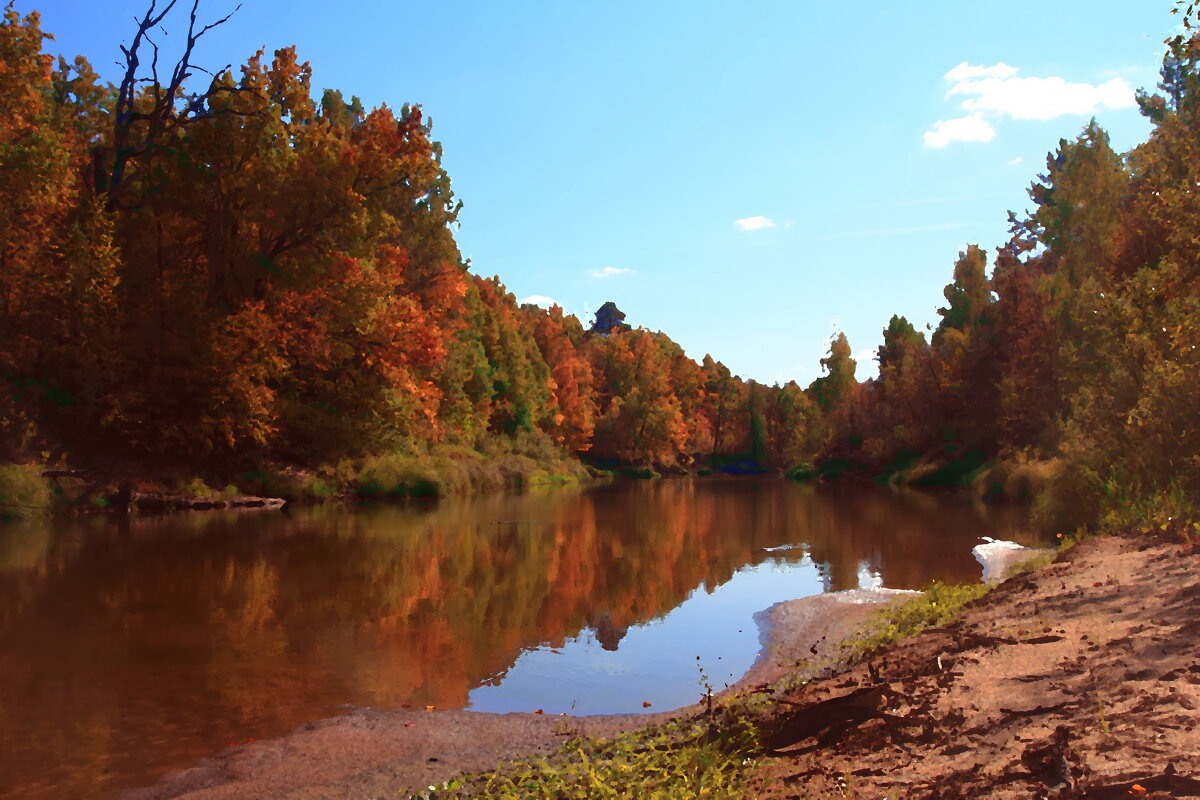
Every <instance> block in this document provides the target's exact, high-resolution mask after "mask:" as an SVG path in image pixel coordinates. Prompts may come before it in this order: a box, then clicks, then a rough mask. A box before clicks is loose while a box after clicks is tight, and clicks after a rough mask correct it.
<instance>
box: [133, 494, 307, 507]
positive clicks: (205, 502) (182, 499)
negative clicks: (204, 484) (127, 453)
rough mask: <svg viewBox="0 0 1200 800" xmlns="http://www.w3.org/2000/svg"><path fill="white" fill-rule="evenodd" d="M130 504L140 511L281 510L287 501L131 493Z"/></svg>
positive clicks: (278, 499) (269, 498) (274, 498)
mask: <svg viewBox="0 0 1200 800" xmlns="http://www.w3.org/2000/svg"><path fill="white" fill-rule="evenodd" d="M129 502H130V503H132V504H133V505H135V506H137V510H138V511H169V510H171V509H177V510H180V511H209V510H214V509H222V508H269V509H281V508H283V507H284V506H286V505H287V501H286V500H284V499H283V498H281V497H254V496H250V495H247V496H239V497H193V496H191V495H179V494H176V495H173V494H162V493H159V492H130V495H129Z"/></svg>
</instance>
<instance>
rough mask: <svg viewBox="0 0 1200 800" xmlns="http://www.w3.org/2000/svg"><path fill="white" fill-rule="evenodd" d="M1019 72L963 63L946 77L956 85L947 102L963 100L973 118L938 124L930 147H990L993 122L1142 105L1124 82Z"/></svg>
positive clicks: (927, 137) (1002, 66)
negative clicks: (1073, 79) (971, 144)
mask: <svg viewBox="0 0 1200 800" xmlns="http://www.w3.org/2000/svg"><path fill="white" fill-rule="evenodd" d="M1018 72H1019V70H1018V69H1017V68H1016V67H1011V66H1009V65H1008V64H1005V63H1004V62H1003V61H1001V62H998V63H996V64H993V65H992V66H990V67H987V66H983V65H982V64H978V65H977V64H969V63H967V62H966V61H963V62H962V63H960V64H959V65H958V66H956V67H954V68H953V69H951V70H950V71H949V72H947V73H946V74H945V76H944V77H945V79H946V80H947V81H950V83H951V84H952V85H951V86H950V89H949V90H948V91H947V92H946V97H947V98H951V97H955V98H961V100H960V102H959V107H960V108H961V109H962V110H963V111H966V112H970V113H968V114H967V115H966V116H962V117H956V118H954V119H949V120H939V121H937V122H935V123H934V124H933V128H931V129H930V130H928V131H926V132H925V145H926V146H927V147H945V146H946V145H948V144H950V143H951V142H990V141H991V140H992V139H993V138H995V136H996V129H995V127H994V126H993V125H992V123H991V121H989V120H991V119H1001V118H1004V117H1009V118H1012V119H1020V120H1045V119H1054V118H1055V117H1061V116H1063V115H1066V114H1079V115H1083V114H1094V113H1096V112H1097V111H1099V110H1101V109H1121V108H1132V107H1133V106H1134V105H1136V101H1135V98H1134V91H1133V85H1132V84H1130V83H1129V81H1127V80H1125V79H1124V78H1110V79H1109V80H1107V81H1105V82H1104V83H1100V84H1091V83H1073V82H1071V81H1068V80H1066V79H1065V78H1060V77H1058V76H1054V75H1052V76H1049V77H1045V78H1023V77H1020V76H1019V75H1018V74H1017V73H1018ZM1018 163H1019V162H1018Z"/></svg>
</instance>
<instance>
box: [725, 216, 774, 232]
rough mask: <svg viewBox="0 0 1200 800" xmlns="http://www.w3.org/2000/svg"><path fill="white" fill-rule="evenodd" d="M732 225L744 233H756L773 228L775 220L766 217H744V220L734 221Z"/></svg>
mask: <svg viewBox="0 0 1200 800" xmlns="http://www.w3.org/2000/svg"><path fill="white" fill-rule="evenodd" d="M733 224H734V225H736V226H738V227H739V228H741V229H742V230H744V231H757V230H761V229H762V228H774V227H775V220H773V219H768V218H767V217H761V216H760V217H746V218H745V219H735V220H734V221H733Z"/></svg>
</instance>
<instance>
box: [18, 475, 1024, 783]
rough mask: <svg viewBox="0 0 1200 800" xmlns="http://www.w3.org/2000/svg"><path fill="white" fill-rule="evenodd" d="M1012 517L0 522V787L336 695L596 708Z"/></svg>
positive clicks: (62, 774)
mask: <svg viewBox="0 0 1200 800" xmlns="http://www.w3.org/2000/svg"><path fill="white" fill-rule="evenodd" d="M983 535H986V536H992V537H995V538H1003V539H1013V540H1017V541H1021V542H1024V543H1032V540H1031V537H1030V535H1029V534H1028V533H1026V532H1025V527H1024V525H1023V521H1022V515H1021V514H1020V513H1019V512H1016V511H1013V510H1010V509H998V508H985V507H982V506H975V505H970V504H965V503H963V502H961V501H957V500H953V499H947V498H939V497H932V496H929V495H921V494H911V493H895V492H891V491H885V490H872V489H867V488H856V489H840V488H839V489H835V490H816V489H813V488H809V487H803V486H798V485H794V484H791V483H788V482H785V481H782V480H765V479H764V480H757V479H698V480H691V479H679V480H663V481H655V482H641V483H620V484H614V485H609V486H598V487H593V488H589V489H584V490H578V489H576V490H570V489H563V490H555V491H551V492H547V493H538V494H525V495H519V496H494V497H485V498H478V499H452V500H446V501H442V502H440V503H437V504H434V505H429V506H381V507H374V508H358V509H351V508H346V507H338V506H332V507H320V508H313V509H299V510H296V511H292V512H289V513H278V512H259V513H232V512H231V513H225V512H207V513H189V514H176V515H168V516H162V517H142V518H136V517H135V518H130V519H116V518H79V519H65V520H54V521H49V522H43V523H37V524H21V525H7V526H3V527H0V797H3V798H28V799H29V800H51V799H54V800H57V798H90V797H108V796H110V795H111V794H112V793H113V792H114V791H116V790H119V789H122V788H129V787H132V786H137V785H142V784H146V783H150V782H153V781H154V780H155V779H157V778H158V777H159V776H161V775H162V774H163V773H164V772H165V771H168V770H170V769H174V768H179V767H184V766H188V765H190V764H192V763H194V762H195V761H197V760H198V759H200V758H202V757H204V756H205V755H209V754H212V753H215V752H217V751H219V750H221V749H222V748H224V747H226V746H228V745H229V744H230V743H240V742H244V741H245V740H246V739H248V738H264V737H270V736H278V735H281V734H284V733H287V732H288V731H290V730H292V729H293V728H295V727H296V726H298V725H300V724H302V723H303V722H305V721H307V720H312V719H318V718H322V717H328V716H332V715H335V714H338V713H339V712H340V711H342V710H344V709H345V708H347V707H351V706H379V707H392V706H396V705H400V704H404V703H407V704H410V705H412V706H413V707H421V706H424V705H435V706H437V707H438V708H462V707H467V706H470V707H472V708H477V709H481V710H500V711H506V710H530V711H531V710H533V708H532V707H533V706H536V707H544V708H545V709H546V711H547V713H554V712H557V711H558V710H568V711H574V712H575V713H600V712H622V711H631V710H634V709H635V708H636V709H638V710H640V709H641V703H642V701H643V700H648V701H650V702H652V703H653V710H661V709H664V708H670V707H674V706H678V705H681V704H683V703H686V702H689V701H691V700H694V699H696V697H695V696H696V695H697V693H698V689H697V682H698V675H697V663H698V662H697V656H700V657H701V660H700V662H699V663H700V666H701V667H703V668H704V669H705V670H706V674H707V678H708V679H709V680H713V681H716V682H718V684H719V682H720V681H721V680H722V679H723V680H726V681H730V680H732V679H734V678H736V677H738V676H739V675H740V674H741V672H743V671H744V670H745V669H746V668H747V667H748V666H749V665H750V663H751V662H752V661H753V659H754V656H755V654H756V653H757V650H758V646H759V643H758V633H757V631H756V630H755V627H754V624H753V621H752V620H751V618H750V615H751V614H752V613H753V612H754V611H757V610H759V609H761V608H764V607H766V606H768V605H770V604H771V603H774V602H777V601H780V600H786V599H791V598H793V597H800V596H805V595H809V594H813V593H816V592H820V591H830V590H838V589H846V588H853V587H855V586H858V585H860V584H864V583H868V584H879V583H882V584H883V585H886V586H889V587H895V588H918V587H920V586H922V585H924V584H925V583H927V582H928V581H929V580H931V579H933V578H940V579H943V580H949V581H965V580H976V579H978V577H979V565H978V564H977V563H976V562H975V561H974V560H973V558H972V557H971V554H970V549H971V547H972V546H973V545H974V544H975V543H977V541H978V537H979V536H983Z"/></svg>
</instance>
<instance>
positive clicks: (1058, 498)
mask: <svg viewBox="0 0 1200 800" xmlns="http://www.w3.org/2000/svg"><path fill="white" fill-rule="evenodd" d="M1036 474H1037V477H1038V480H1039V481H1040V482H1042V486H1041V487H1040V488H1039V489H1038V490H1037V491H1036V492H1035V493H1034V495H1033V510H1032V513H1031V516H1032V518H1033V522H1034V524H1036V525H1037V526H1038V527H1040V528H1042V529H1043V530H1046V531H1073V530H1076V529H1078V528H1082V527H1084V526H1095V524H1096V521H1097V520H1098V519H1099V516H1100V510H1101V504H1102V503H1103V500H1104V498H1103V493H1102V491H1101V483H1100V481H1098V480H1097V479H1096V476H1095V475H1094V473H1092V472H1091V470H1089V469H1087V468H1086V467H1084V466H1083V465H1081V464H1079V463H1077V462H1075V461H1072V460H1068V459H1055V460H1053V461H1049V462H1046V463H1045V464H1043V465H1042V466H1041V467H1040V468H1039V469H1038V470H1037V473H1036Z"/></svg>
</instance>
